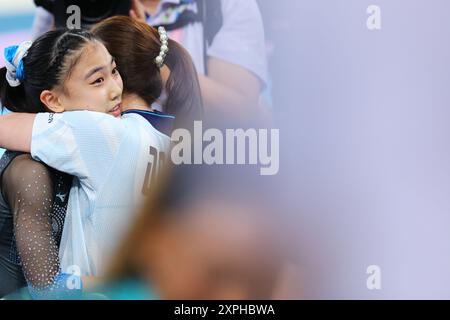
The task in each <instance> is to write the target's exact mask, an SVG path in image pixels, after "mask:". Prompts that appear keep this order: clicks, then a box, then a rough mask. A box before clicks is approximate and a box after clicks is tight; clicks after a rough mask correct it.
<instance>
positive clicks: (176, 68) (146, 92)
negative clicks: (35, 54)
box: [92, 16, 203, 127]
mask: <svg viewBox="0 0 450 320" xmlns="http://www.w3.org/2000/svg"><path fill="white" fill-rule="evenodd" d="M92 33H94V34H95V35H96V36H97V37H99V38H100V39H101V40H102V42H103V44H104V45H105V46H106V48H107V49H108V51H109V53H110V54H111V55H112V56H113V57H114V58H115V60H116V62H117V67H118V69H119V72H120V75H121V76H122V79H123V83H124V88H123V90H124V93H125V94H126V93H128V94H136V95H138V96H139V97H140V98H142V99H143V100H144V101H145V102H146V103H147V104H148V105H151V104H152V103H153V102H155V101H156V99H158V98H159V97H160V96H161V93H162V91H163V82H162V78H161V73H160V70H159V68H158V66H157V65H156V63H155V61H154V60H155V58H156V57H157V56H158V55H159V52H160V51H161V41H160V38H159V33H158V31H157V30H156V29H155V28H153V27H151V26H149V25H147V24H146V23H144V22H139V21H136V20H133V19H131V18H129V17H124V16H116V17H111V18H108V19H106V20H104V21H102V22H100V23H98V24H96V25H95V26H94V27H93V28H92ZM168 42H169V45H168V47H169V52H168V53H167V56H166V58H165V60H164V63H165V64H166V65H167V67H168V68H169V70H170V76H169V79H168V80H167V83H166V88H165V89H166V92H167V95H168V99H167V102H166V103H165V105H164V111H165V112H167V113H170V114H173V115H175V116H176V118H177V120H176V124H175V127H180V126H183V125H181V123H183V124H184V125H188V126H189V123H191V121H193V120H200V119H201V118H202V116H203V104H202V98H201V93H200V84H199V81H198V76H197V72H196V69H195V66H194V64H193V62H192V59H191V57H190V55H189V53H188V52H187V51H186V50H185V49H184V48H183V47H182V46H181V45H179V44H178V43H176V42H175V41H173V40H170V39H169V40H168Z"/></svg>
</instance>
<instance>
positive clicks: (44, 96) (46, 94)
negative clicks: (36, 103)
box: [40, 90, 65, 113]
mask: <svg viewBox="0 0 450 320" xmlns="http://www.w3.org/2000/svg"><path fill="white" fill-rule="evenodd" d="M40 99H41V102H42V103H43V104H45V106H46V107H47V108H48V109H49V110H50V111H52V112H55V113H60V112H63V111H64V110H65V109H64V107H63V106H62V105H61V102H60V101H59V96H58V95H56V93H55V92H54V91H50V90H44V91H42V92H41V95H40Z"/></svg>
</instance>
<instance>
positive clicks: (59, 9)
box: [34, 0, 131, 28]
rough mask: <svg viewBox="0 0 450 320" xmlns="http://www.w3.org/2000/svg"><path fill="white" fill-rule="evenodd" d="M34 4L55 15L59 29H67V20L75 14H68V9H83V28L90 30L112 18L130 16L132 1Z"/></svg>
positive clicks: (38, 0) (48, 0)
mask: <svg viewBox="0 0 450 320" xmlns="http://www.w3.org/2000/svg"><path fill="white" fill-rule="evenodd" d="M34 3H35V4H36V6H40V7H43V8H44V9H46V10H47V11H48V12H50V13H52V14H53V16H54V17H55V26H56V27H57V28H58V27H66V21H67V19H68V18H69V17H70V16H71V15H72V14H73V12H69V13H67V8H68V7H70V6H71V5H76V6H78V7H80V9H81V27H82V28H89V27H90V26H92V25H93V24H95V23H97V22H100V21H101V20H104V19H106V18H109V17H112V16H117V15H124V16H128V13H129V11H130V8H131V1H130V0H111V1H104V0H35V1H34Z"/></svg>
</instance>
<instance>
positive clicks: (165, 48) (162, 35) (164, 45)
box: [155, 27, 169, 68]
mask: <svg viewBox="0 0 450 320" xmlns="http://www.w3.org/2000/svg"><path fill="white" fill-rule="evenodd" d="M158 33H159V40H160V41H161V51H160V52H159V55H158V56H157V57H156V58H155V63H156V65H157V66H158V68H161V67H162V66H163V65H164V58H165V57H166V55H167V52H169V41H168V40H169V37H168V36H167V31H166V29H164V27H159V28H158Z"/></svg>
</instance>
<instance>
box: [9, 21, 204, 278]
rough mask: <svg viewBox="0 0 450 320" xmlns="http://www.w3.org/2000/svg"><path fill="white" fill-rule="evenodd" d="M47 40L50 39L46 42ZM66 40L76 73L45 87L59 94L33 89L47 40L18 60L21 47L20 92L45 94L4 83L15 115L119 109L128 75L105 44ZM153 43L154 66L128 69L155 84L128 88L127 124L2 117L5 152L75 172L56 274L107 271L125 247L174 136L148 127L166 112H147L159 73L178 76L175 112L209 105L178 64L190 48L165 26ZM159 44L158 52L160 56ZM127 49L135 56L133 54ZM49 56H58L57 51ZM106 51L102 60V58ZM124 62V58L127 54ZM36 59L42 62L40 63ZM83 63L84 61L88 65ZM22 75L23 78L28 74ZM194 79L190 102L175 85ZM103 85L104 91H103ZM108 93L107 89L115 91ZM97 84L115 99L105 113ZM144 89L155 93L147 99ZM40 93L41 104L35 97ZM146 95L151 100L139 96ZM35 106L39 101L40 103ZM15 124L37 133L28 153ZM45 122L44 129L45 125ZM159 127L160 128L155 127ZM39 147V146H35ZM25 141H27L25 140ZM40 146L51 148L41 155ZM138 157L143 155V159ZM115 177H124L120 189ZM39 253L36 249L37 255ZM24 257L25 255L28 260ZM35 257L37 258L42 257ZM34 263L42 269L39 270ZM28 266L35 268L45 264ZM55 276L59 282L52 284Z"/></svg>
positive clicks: (75, 35) (82, 117) (79, 116)
mask: <svg viewBox="0 0 450 320" xmlns="http://www.w3.org/2000/svg"><path fill="white" fill-rule="evenodd" d="M117 23H118V21H115V22H114V21H113V22H110V24H109V26H107V25H106V26H104V27H105V28H104V29H103V30H106V31H107V30H108V28H110V29H111V30H114V28H117V27H118V24H117ZM122 23H123V21H122ZM126 23H127V24H128V26H129V28H130V30H132V31H134V32H138V31H139V32H141V31H140V26H139V25H135V23H134V22H131V21H127V22H126ZM122 29H123V28H122ZM58 32H60V31H58ZM48 36H49V35H48V34H47V35H45V36H44V39H45V37H48ZM59 36H60V37H61V38H60V39H59V40H61V39H63V38H64V37H68V38H71V40H70V41H67V39H66V41H67V42H70V43H72V44H71V48H70V49H67V50H66V52H65V53H66V54H67V55H66V56H65V57H60V59H59V62H58V63H60V64H61V66H62V65H65V67H66V68H67V67H69V68H70V69H71V70H70V72H68V71H67V70H64V71H63V70H62V69H63V68H61V69H58V68H56V70H53V71H54V72H55V73H56V74H58V75H57V76H56V77H57V78H58V80H57V81H56V83H57V85H53V86H52V85H48V86H47V88H50V89H52V90H44V88H45V87H42V88H33V85H34V86H35V85H36V83H39V82H38V81H36V80H37V75H38V74H39V73H38V72H35V74H33V70H36V71H37V69H38V68H37V67H36V63H37V60H39V58H38V57H39V54H37V51H33V49H34V50H36V47H39V45H41V46H42V43H41V42H40V41H39V40H42V39H39V40H37V41H36V42H35V43H34V44H33V46H34V47H33V46H32V47H31V48H30V49H29V50H27V56H26V57H25V58H21V59H17V56H18V55H17V52H19V56H20V48H18V49H19V50H17V51H16V53H15V54H14V57H13V59H11V60H12V62H14V63H15V64H14V66H18V67H19V66H20V64H22V68H23V70H20V67H19V77H18V79H17V80H19V81H20V82H21V83H20V84H19V86H22V90H24V91H25V92H27V91H28V92H31V91H33V90H32V89H35V92H36V93H37V94H39V95H38V96H36V93H35V95H34V96H33V95H29V96H26V95H17V96H15V98H13V99H11V98H10V97H11V93H12V92H14V91H15V90H16V89H14V88H16V87H12V86H11V85H10V82H9V81H8V86H3V89H2V92H3V94H2V99H3V100H2V101H6V100H8V99H5V97H8V98H9V100H10V101H7V103H4V104H5V105H12V106H13V105H17V106H18V107H16V108H15V110H14V111H28V112H36V111H42V110H43V108H45V109H48V110H52V111H55V112H61V111H66V110H77V109H78V108H73V107H72V106H74V105H77V106H83V107H82V109H88V110H96V111H102V110H103V111H112V113H113V114H115V115H118V113H117V110H116V106H114V107H111V104H112V102H111V101H114V102H116V99H117V98H116V94H115V93H116V92H117V91H116V88H115V84H117V86H118V87H119V88H120V85H118V84H119V82H120V81H119V79H118V78H120V76H118V75H116V71H115V70H114V68H113V67H114V65H113V64H112V63H111V58H110V56H108V54H107V52H105V51H104V50H103V49H104V48H102V44H101V43H100V41H99V39H98V38H97V37H95V36H93V35H91V34H90V33H86V32H76V31H71V32H64V36H62V34H60V35H59ZM145 37H146V40H147V42H146V43H148V44H147V48H148V52H147V55H146V56H145V60H150V61H151V62H152V65H150V64H148V63H147V64H142V63H140V62H142V61H144V60H143V59H144V56H139V58H137V59H135V60H133V61H132V63H130V64H128V65H127V66H130V68H128V69H127V68H125V69H124V74H125V76H124V79H125V81H126V80H127V79H133V78H136V77H134V76H133V72H131V71H130V70H134V69H136V66H139V65H140V66H141V68H142V67H144V68H142V70H141V71H142V73H146V75H145V76H144V77H147V79H148V80H150V81H145V83H146V84H148V85H147V86H142V85H140V86H138V85H136V84H135V85H133V84H131V85H129V86H128V87H126V93H127V94H126V95H125V96H124V100H123V102H122V107H123V108H124V109H127V110H128V111H127V112H126V114H125V115H124V117H123V119H114V118H113V117H108V116H104V115H100V114H97V113H89V112H70V113H66V114H62V115H59V114H55V115H53V114H51V113H50V114H45V115H38V116H37V117H36V121H34V119H33V121H30V117H33V118H34V116H31V115H18V114H15V115H11V117H6V118H2V119H1V121H2V124H4V126H3V125H2V134H0V135H2V137H3V138H5V140H3V138H1V139H2V141H4V142H5V144H3V145H4V146H6V147H10V148H11V149H16V150H22V151H29V150H30V147H31V149H32V151H33V156H34V157H35V158H37V159H41V160H43V161H45V162H47V163H48V164H49V165H50V166H52V167H55V168H57V169H60V170H62V171H67V172H68V173H70V174H73V175H74V176H75V179H74V182H73V186H72V189H71V192H70V197H69V213H68V216H67V221H66V225H65V229H64V235H63V242H62V244H61V249H60V256H61V257H62V263H61V266H60V267H59V268H58V270H59V271H58V272H59V273H58V274H59V275H61V274H64V272H63V271H64V270H65V268H66V269H67V268H69V267H71V266H75V268H72V270H76V269H77V270H79V271H80V275H101V269H102V266H101V265H102V262H103V261H105V260H107V259H106V257H107V256H108V254H102V253H108V252H110V251H111V250H112V249H113V248H114V246H115V243H117V242H118V241H119V239H120V234H121V231H122V230H124V229H126V225H127V222H128V220H131V216H130V215H129V213H130V212H132V211H133V210H132V209H131V208H132V207H133V205H134V204H135V203H138V202H139V201H138V202H135V201H134V196H135V195H136V194H138V193H140V192H141V191H142V190H147V189H148V183H149V181H150V180H149V179H147V178H148V176H147V177H146V175H145V173H146V172H147V173H149V174H151V173H152V171H154V170H155V169H156V168H157V167H158V161H157V159H155V158H156V157H155V153H154V152H152V150H157V152H156V155H157V157H158V155H160V154H161V153H162V152H164V150H166V149H167V147H166V146H165V145H164V144H166V142H167V140H168V139H167V136H166V135H164V134H162V133H161V132H159V131H156V130H155V129H154V127H153V126H152V125H151V124H150V122H152V120H154V119H155V118H156V119H158V118H162V117H164V115H161V114H158V113H152V112H148V111H142V109H144V110H145V109H147V110H148V109H149V108H150V105H151V103H152V102H154V100H155V99H156V98H153V100H152V99H151V98H150V99H149V98H148V97H149V96H150V97H158V96H159V95H160V93H161V90H162V85H161V84H159V85H158V83H161V81H162V80H161V74H160V72H159V67H161V66H163V65H164V66H165V65H167V66H168V69H169V70H168V71H169V72H170V74H169V77H168V80H167V81H166V82H167V85H166V90H167V91H168V97H169V99H168V101H167V102H169V101H174V102H177V103H178V105H177V106H175V104H174V103H172V104H170V103H167V105H168V106H169V107H170V106H171V107H170V108H168V109H171V110H173V111H174V113H175V114H177V115H178V114H180V115H183V112H184V114H185V115H191V116H192V118H195V117H197V116H200V115H201V100H200V98H199V90H198V82H197V81H196V78H195V69H193V67H192V65H190V64H189V63H185V64H180V63H179V61H184V62H186V61H187V62H189V59H188V58H186V57H188V56H187V55H186V53H185V52H184V50H183V49H182V48H180V47H178V46H177V45H176V44H173V43H172V41H170V40H168V39H167V38H166V36H165V33H164V32H163V30H160V33H159V34H158V32H156V31H155V30H153V29H150V30H146V36H145ZM145 37H144V38H145ZM118 39H120V38H118ZM167 44H168V45H169V46H170V47H171V52H170V53H168V52H164V51H167V50H163V51H160V50H159V49H161V48H162V49H164V47H163V46H164V45H166V47H167ZM42 47H45V46H42ZM48 47H52V46H48ZM56 47H58V46H57V45H55V46H53V48H54V49H55V48H56ZM131 48H132V49H133V48H134V49H136V48H140V47H139V46H138V45H137V44H136V45H135V46H131ZM156 48H157V50H155V49H156ZM126 49H127V50H128V48H126ZM48 51H50V52H51V50H48ZM59 51H60V52H63V51H65V50H61V49H60V50H59ZM96 51H97V52H96ZM123 51H124V50H123ZM154 51H155V52H154ZM69 52H70V54H69ZM128 52H129V53H130V54H131V55H132V56H133V53H134V51H133V50H131V51H130V50H128ZM161 52H162V53H161ZM96 54H98V59H97V61H92V63H91V64H92V65H93V66H95V67H93V68H89V63H88V62H87V61H85V60H86V59H88V58H89V59H90V58H92V56H93V55H94V56H95V55H96ZM101 54H103V56H102V57H101ZM121 56H122V57H125V53H123V54H122V55H121ZM33 57H34V58H35V60H33ZM154 57H162V59H164V60H163V61H165V64H164V63H162V64H161V62H160V59H155V58H154ZM14 58H15V59H14ZM14 60H16V61H14ZM100 60H103V61H100ZM41 61H42V57H41ZM104 61H109V62H110V64H109V65H108V64H105V63H104ZM123 62H124V61H120V63H119V67H120V66H121V65H125V64H122V63H123ZM83 63H84V64H85V65H84V66H83ZM49 65H51V64H49ZM80 66H82V67H80ZM33 67H35V68H33ZM79 67H80V68H79ZM11 69H12V68H11ZM7 71H8V72H9V76H10V78H11V73H12V72H10V70H7ZM23 71H24V72H23ZM82 71H85V72H88V71H89V73H91V72H90V71H92V72H94V71H95V73H93V74H91V75H89V74H87V75H85V74H83V72H82ZM145 71H150V72H145ZM191 71H193V72H191ZM20 72H23V73H24V74H22V75H21V74H20ZM108 72H110V74H109V73H108ZM183 74H184V76H183ZM16 76H17V74H16ZM44 77H45V76H44ZM186 77H188V78H189V77H191V79H188V80H190V81H188V82H187V84H188V88H189V89H192V90H181V91H179V92H180V94H182V95H184V96H182V95H180V94H177V91H174V90H173V89H174V88H183V85H182V84H181V83H182V82H183V81H184V80H186ZM12 78H14V77H12ZM46 78H48V76H47V77H46ZM21 79H22V80H21ZM33 80H34V82H33ZM89 80H92V82H89ZM77 85H78V87H77ZM90 86H91V87H90ZM101 87H103V88H104V89H103V90H102V89H100V88H101ZM105 87H109V91H108V90H106V89H105ZM92 88H95V89H96V90H99V91H98V92H109V101H108V99H105V101H108V104H109V105H107V106H106V107H105V106H103V109H101V108H99V107H98V106H100V105H101V101H98V100H97V101H94V102H95V103H96V104H93V103H92V101H93V100H96V99H97V98H99V96H100V95H97V96H96V97H93V96H92V97H88V94H89V90H90V89H92ZM127 90H128V91H127ZM143 92H147V96H145V95H144V94H143ZM80 96H81V97H82V98H80ZM23 97H28V98H27V99H25V100H28V101H20V99H21V98H23ZM33 97H34V101H30V100H32V99H33ZM171 97H172V100H171ZM30 98H31V99H30ZM139 98H144V99H141V100H139ZM180 98H181V99H180ZM74 99H78V101H74ZM83 99H84V100H85V101H83ZM36 101H38V103H37V106H36V103H35V102H36ZM137 101H140V102H143V103H141V104H140V105H139V106H138V109H141V110H139V111H137V110H129V109H132V108H133V107H135V106H136V105H133V102H137ZM8 102H9V104H8ZM110 103H111V104H110ZM30 106H31V107H33V106H35V109H30ZM39 108H40V109H39ZM185 110H189V112H185ZM144 118H145V119H144ZM150 118H153V119H150ZM181 118H183V117H181ZM186 118H188V117H186ZM38 119H41V120H38ZM111 120H112V121H111ZM142 120H144V121H142ZM17 121H18V123H21V124H20V125H21V126H22V129H23V130H25V131H26V129H28V130H29V131H28V133H29V135H30V137H31V130H32V129H33V135H34V137H33V140H34V142H33V145H28V147H25V148H23V147H24V145H23V144H22V143H23V142H24V141H29V139H27V138H26V137H24V135H22V136H21V137H19V136H17V135H16V133H18V132H19V131H20V132H21V133H24V132H25V131H22V130H17V131H15V128H14V126H15V124H13V123H16V122H17ZM149 121H150V122H149ZM39 122H40V123H41V125H42V126H40V125H39V124H38V123H39ZM33 123H34V128H33ZM152 123H153V124H155V122H154V121H153V122H152ZM27 126H28V127H27ZM155 126H156V127H158V124H155ZM39 128H40V129H39ZM3 129H4V130H3ZM35 130H36V131H35ZM161 130H163V129H161ZM149 132H150V134H149ZM3 134H4V135H3ZM10 134H12V135H16V139H10V137H11V136H9V135H10ZM19 135H20V134H19ZM30 137H29V138H30ZM17 138H19V139H17ZM35 138H36V139H35ZM155 138H156V139H155ZM155 140H156V141H155ZM164 140H165V141H166V142H164ZM36 141H37V143H35V142H36ZM16 143H17V144H16ZM158 144H159V145H158ZM25 145H27V143H26V142H25ZM145 145H147V147H145ZM35 146H36V147H35ZM41 148H42V150H43V149H46V150H45V151H38V150H41ZM130 150H133V151H130ZM144 150H145V151H147V152H145V151H144ZM35 151H36V153H35ZM139 153H141V154H139ZM137 155H139V156H138V157H137ZM50 158H52V159H50ZM149 170H150V172H149ZM117 181H120V184H119V183H118V182H117ZM144 184H145V185H144ZM133 190H134V192H133ZM138 197H139V196H138ZM17 221H18V222H19V224H18V225H20V219H17ZM17 229H20V228H17V227H16V232H17ZM25 238H26V237H25ZM33 249H35V248H33ZM32 251H33V252H35V250H32ZM20 256H21V258H22V254H20ZM22 260H23V258H22ZM53 260H55V259H53ZM32 261H34V262H36V260H32ZM38 262H39V261H38ZM47 264H48V262H47ZM34 265H35V266H36V264H34ZM37 265H41V266H42V265H45V263H42V262H41V263H37ZM30 269H32V270H33V269H35V270H36V269H39V268H36V267H35V268H30ZM47 270H48V268H46V269H45V271H47ZM51 280H54V278H52V279H51ZM47 282H48V281H47ZM47 282H46V283H47ZM50 282H51V281H50ZM53 282H54V281H53Z"/></svg>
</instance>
